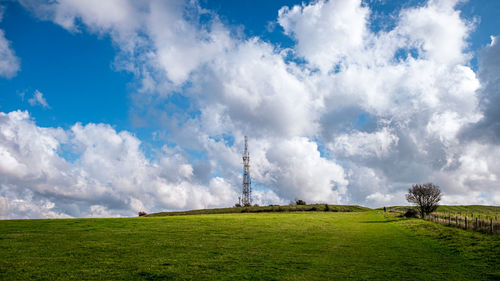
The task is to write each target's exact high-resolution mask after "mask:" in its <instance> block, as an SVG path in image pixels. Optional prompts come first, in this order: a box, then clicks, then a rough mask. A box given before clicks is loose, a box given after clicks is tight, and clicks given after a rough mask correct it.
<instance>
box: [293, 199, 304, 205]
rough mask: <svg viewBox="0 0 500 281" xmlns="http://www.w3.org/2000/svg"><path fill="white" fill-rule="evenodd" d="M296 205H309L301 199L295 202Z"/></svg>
mask: <svg viewBox="0 0 500 281" xmlns="http://www.w3.org/2000/svg"><path fill="white" fill-rule="evenodd" d="M295 204H297V205H307V204H306V201H304V200H300V199H299V200H295Z"/></svg>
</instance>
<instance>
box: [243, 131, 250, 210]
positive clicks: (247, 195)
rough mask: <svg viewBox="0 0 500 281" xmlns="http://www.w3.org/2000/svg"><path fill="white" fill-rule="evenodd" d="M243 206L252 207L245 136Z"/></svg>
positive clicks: (248, 153)
mask: <svg viewBox="0 0 500 281" xmlns="http://www.w3.org/2000/svg"><path fill="white" fill-rule="evenodd" d="M242 191H243V192H242V193H243V198H242V202H241V203H242V205H243V206H251V205H252V181H251V179H250V152H248V138H247V136H245V151H244V152H243V190H242Z"/></svg>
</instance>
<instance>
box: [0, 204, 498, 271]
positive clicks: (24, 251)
mask: <svg viewBox="0 0 500 281" xmlns="http://www.w3.org/2000/svg"><path fill="white" fill-rule="evenodd" d="M396 215H397V214H396V213H383V212H381V211H376V210H368V211H363V212H272V213H232V214H212V215H192V216H166V217H140V218H139V217H137V218H116V219H64V220H62V219H61V220H8V221H0V256H1V257H2V258H1V259H0V279H2V280H28V279H45V280H57V279H60V280H75V279H76V280H81V279H101V280H109V279H114V280H125V279H126V280H130V279H138V280H160V279H195V280H200V279H201V280H241V279H275V280H276V279H279V280H324V279H330V280H344V279H355V280H441V279H443V280H488V279H490V280H493V279H496V280H498V278H500V268H499V265H498V260H499V259H500V237H499V236H491V235H486V234H481V233H475V232H471V231H464V230H461V229H456V228H450V227H446V226H443V225H438V224H435V223H432V222H428V221H423V220H418V219H404V218H399V217H396Z"/></svg>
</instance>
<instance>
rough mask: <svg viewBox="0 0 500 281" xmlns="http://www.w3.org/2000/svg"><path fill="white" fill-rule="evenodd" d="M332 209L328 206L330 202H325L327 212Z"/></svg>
mask: <svg viewBox="0 0 500 281" xmlns="http://www.w3.org/2000/svg"><path fill="white" fill-rule="evenodd" d="M328 211H330V206H328V204H325V212H328Z"/></svg>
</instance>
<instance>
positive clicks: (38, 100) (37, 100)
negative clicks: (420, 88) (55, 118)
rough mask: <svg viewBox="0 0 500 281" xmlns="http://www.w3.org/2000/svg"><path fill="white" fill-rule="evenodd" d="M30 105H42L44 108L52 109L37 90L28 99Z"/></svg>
mask: <svg viewBox="0 0 500 281" xmlns="http://www.w3.org/2000/svg"><path fill="white" fill-rule="evenodd" d="M28 103H29V104H31V106H35V105H40V106H42V107H44V108H50V106H49V104H48V103H47V100H46V99H45V97H44V96H43V94H42V92H40V91H39V90H35V92H34V93H33V96H32V97H31V98H29V99H28Z"/></svg>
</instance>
